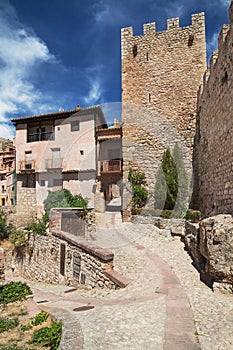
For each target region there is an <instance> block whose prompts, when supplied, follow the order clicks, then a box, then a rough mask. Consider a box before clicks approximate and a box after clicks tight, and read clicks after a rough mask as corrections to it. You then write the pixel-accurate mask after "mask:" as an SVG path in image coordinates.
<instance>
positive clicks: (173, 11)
mask: <svg viewBox="0 0 233 350" xmlns="http://www.w3.org/2000/svg"><path fill="white" fill-rule="evenodd" d="M165 11H166V14H167V17H168V18H174V17H182V15H183V14H184V11H185V7H184V5H178V4H177V3H173V4H171V5H170V6H169V7H168V8H166V9H165Z"/></svg>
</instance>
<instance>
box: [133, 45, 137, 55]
mask: <svg viewBox="0 0 233 350" xmlns="http://www.w3.org/2000/svg"><path fill="white" fill-rule="evenodd" d="M137 54H138V47H137V45H134V46H133V57H136V56H137Z"/></svg>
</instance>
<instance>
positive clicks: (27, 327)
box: [20, 323, 32, 332]
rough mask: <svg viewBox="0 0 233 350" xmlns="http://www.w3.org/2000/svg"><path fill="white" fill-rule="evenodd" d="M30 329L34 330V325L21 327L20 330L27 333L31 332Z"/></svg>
mask: <svg viewBox="0 0 233 350" xmlns="http://www.w3.org/2000/svg"><path fill="white" fill-rule="evenodd" d="M30 329H32V325H31V324H30V323H28V324H26V325H23V324H22V325H21V326H20V330H21V331H23V332H25V331H29V330H30Z"/></svg>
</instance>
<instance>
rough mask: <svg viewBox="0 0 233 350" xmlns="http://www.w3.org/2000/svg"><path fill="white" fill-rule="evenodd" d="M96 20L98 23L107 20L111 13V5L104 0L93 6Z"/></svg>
mask: <svg viewBox="0 0 233 350" xmlns="http://www.w3.org/2000/svg"><path fill="white" fill-rule="evenodd" d="M93 10H94V15H95V20H96V22H97V23H101V22H105V21H106V18H108V17H109V15H110V7H109V5H107V4H105V3H104V2H103V1H100V2H99V3H95V4H94V6H93Z"/></svg>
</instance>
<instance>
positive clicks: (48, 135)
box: [27, 131, 55, 142]
mask: <svg viewBox="0 0 233 350" xmlns="http://www.w3.org/2000/svg"><path fill="white" fill-rule="evenodd" d="M53 140H55V133H54V132H53V131H48V132H41V133H35V134H28V135H27V142H37V141H53Z"/></svg>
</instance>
